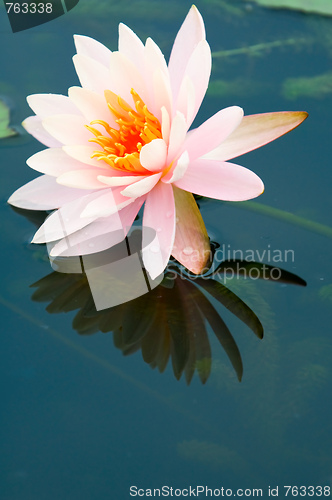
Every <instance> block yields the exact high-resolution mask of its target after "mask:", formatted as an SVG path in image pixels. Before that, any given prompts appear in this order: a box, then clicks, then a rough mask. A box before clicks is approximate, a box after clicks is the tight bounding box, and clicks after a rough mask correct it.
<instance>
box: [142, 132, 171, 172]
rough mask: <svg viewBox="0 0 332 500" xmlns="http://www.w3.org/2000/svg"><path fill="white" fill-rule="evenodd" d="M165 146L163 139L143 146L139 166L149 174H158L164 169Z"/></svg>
mask: <svg viewBox="0 0 332 500" xmlns="http://www.w3.org/2000/svg"><path fill="white" fill-rule="evenodd" d="M166 157H167V145H166V142H165V141H164V140H163V139H154V140H153V141H151V142H149V143H148V144H145V145H144V146H143V147H142V149H141V151H140V155H139V158H140V162H141V165H142V166H143V167H144V168H146V169H147V170H150V172H160V170H161V169H162V168H164V167H165V164H166Z"/></svg>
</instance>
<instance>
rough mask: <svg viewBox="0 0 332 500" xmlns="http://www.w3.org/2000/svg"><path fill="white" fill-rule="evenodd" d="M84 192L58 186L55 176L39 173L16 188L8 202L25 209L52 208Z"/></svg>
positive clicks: (78, 196)
mask: <svg viewBox="0 0 332 500" xmlns="http://www.w3.org/2000/svg"><path fill="white" fill-rule="evenodd" d="M86 194H87V192H86V191H83V190H81V189H71V188H68V187H66V186H60V184H58V183H57V182H56V179H55V177H51V176H49V175H41V176H40V177H37V178H36V179H33V180H32V181H30V182H28V183H27V184H25V185H24V186H22V187H20V188H19V189H17V190H16V191H15V192H14V193H13V194H12V195H11V197H10V198H9V200H8V203H10V204H11V205H13V206H14V207H18V208H25V209H27V210H53V209H55V208H59V207H61V206H62V205H64V204H66V203H69V202H71V201H73V200H76V199H77V198H80V197H82V196H85V195H86Z"/></svg>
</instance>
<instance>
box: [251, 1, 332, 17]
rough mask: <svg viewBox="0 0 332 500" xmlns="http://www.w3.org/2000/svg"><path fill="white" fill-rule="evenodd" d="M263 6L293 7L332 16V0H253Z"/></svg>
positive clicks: (275, 7) (302, 10)
mask: <svg viewBox="0 0 332 500" xmlns="http://www.w3.org/2000/svg"><path fill="white" fill-rule="evenodd" d="M253 1H254V2H256V3H257V4H258V5H261V6H262V7H270V8H274V9H292V10H299V11H301V12H306V13H308V14H321V15H323V16H332V2H331V0H253Z"/></svg>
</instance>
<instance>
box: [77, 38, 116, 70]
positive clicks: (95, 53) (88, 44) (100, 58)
mask: <svg viewBox="0 0 332 500" xmlns="http://www.w3.org/2000/svg"><path fill="white" fill-rule="evenodd" d="M74 42H75V47H76V52H77V54H79V55H83V56H87V57H90V58H91V59H94V60H95V61H97V62H99V63H100V64H102V65H103V66H106V68H108V67H109V63H110V57H111V54H112V52H111V50H109V49H108V48H107V47H105V45H103V44H102V43H100V42H98V41H97V40H95V39H94V38H90V37H88V36H85V35H74Z"/></svg>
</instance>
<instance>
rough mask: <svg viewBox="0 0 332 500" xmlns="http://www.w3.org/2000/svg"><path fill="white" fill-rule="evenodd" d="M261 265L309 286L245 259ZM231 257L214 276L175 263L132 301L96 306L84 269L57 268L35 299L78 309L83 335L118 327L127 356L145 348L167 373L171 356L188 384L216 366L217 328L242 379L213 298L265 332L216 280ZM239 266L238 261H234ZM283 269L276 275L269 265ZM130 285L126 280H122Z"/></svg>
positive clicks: (56, 309) (55, 307) (55, 309)
mask: <svg viewBox="0 0 332 500" xmlns="http://www.w3.org/2000/svg"><path fill="white" fill-rule="evenodd" d="M246 265H250V266H254V265H255V266H257V267H256V271H257V277H258V278H262V279H267V280H272V281H277V282H284V283H288V284H294V285H301V286H303V285H305V282H304V281H303V280H302V279H301V278H299V277H298V276H296V275H294V274H292V273H290V272H288V271H284V270H282V269H279V268H272V266H269V265H267V264H264V266H265V268H266V269H263V265H262V264H261V263H257V262H250V263H246V261H242V262H241V266H246ZM231 266H232V261H225V262H224V265H223V268H222V266H221V265H220V266H219V267H218V269H217V270H216V271H215V272H214V273H212V274H211V276H206V275H205V276H203V275H202V276H200V277H197V276H193V275H192V276H190V275H189V274H188V273H187V272H186V271H185V269H184V268H183V267H181V266H179V265H178V264H176V263H175V262H174V263H171V264H170V265H169V266H168V269H167V271H166V272H165V276H164V279H163V281H162V283H161V284H160V285H159V286H158V287H157V288H155V289H154V290H151V291H150V292H149V293H148V294H145V295H142V296H141V297H138V298H136V299H134V300H132V301H131V302H127V303H123V304H120V305H118V306H115V307H111V308H109V309H104V310H102V311H97V310H96V308H95V305H94V301H93V298H92V295H91V291H90V288H89V284H88V281H87V278H86V275H85V274H63V273H57V272H53V273H51V274H49V275H48V276H45V277H44V278H42V279H41V280H39V281H38V282H37V283H34V284H33V285H31V286H32V287H33V288H36V290H35V292H34V293H33V296H32V298H33V300H36V301H38V302H48V306H47V308H46V309H47V311H48V312H49V313H53V314H54V313H60V312H69V311H74V310H77V309H78V313H77V314H76V316H75V317H74V320H73V327H74V328H75V330H76V331H77V332H78V333H79V334H81V335H89V334H93V333H96V332H98V331H101V332H104V333H106V332H113V335H114V344H115V346H116V347H117V348H118V349H120V350H121V351H122V352H123V354H124V355H129V354H133V353H135V352H137V351H141V352H142V357H143V359H144V361H145V362H146V363H148V364H149V365H150V366H151V367H152V368H158V369H159V371H160V372H163V371H164V370H165V368H166V366H167V364H168V361H171V363H172V368H173V372H174V375H175V377H176V378H177V379H180V377H181V376H182V374H184V376H185V378H186V381H187V383H188V384H189V383H190V381H191V380H192V377H193V375H194V373H195V371H196V372H197V374H198V376H199V378H200V379H201V381H202V382H203V383H205V382H206V381H207V379H208V377H209V375H210V371H211V366H212V351H211V346H210V340H209V332H208V326H207V325H209V326H210V329H211V331H212V332H213V333H214V335H215V336H216V338H217V339H218V341H219V342H220V344H221V346H222V347H223V349H224V351H225V353H226V355H227V356H228V358H229V361H230V362H231V364H232V366H233V368H234V371H235V373H236V375H237V377H238V379H239V380H241V378H242V374H243V365H242V359H241V354H240V351H239V349H238V346H237V344H236V342H235V340H234V338H233V336H232V334H231V332H230V330H229V329H228V327H227V325H226V323H225V322H224V321H223V319H222V317H221V316H220V314H219V312H218V311H217V309H216V308H215V307H214V306H213V304H212V300H211V299H212V298H213V299H215V300H216V301H218V302H219V303H220V304H222V305H223V306H224V307H225V308H226V309H227V310H228V311H230V312H231V313H232V314H234V315H235V316H236V317H237V318H238V319H239V320H241V321H242V322H243V323H245V324H246V325H247V326H248V327H249V328H250V329H251V330H252V331H253V332H254V333H255V335H257V337H258V338H260V339H261V338H262V337H263V326H262V324H261V322H260V320H259V319H258V317H257V316H256V314H255V313H254V312H253V311H252V310H251V309H250V308H249V306H248V305H247V304H246V303H245V302H243V301H242V300H241V299H240V297H238V296H237V295H236V294H235V293H233V292H232V291H231V290H230V289H229V288H227V287H226V286H224V285H223V284H222V283H220V282H219V281H217V280H216V279H214V276H215V275H216V274H217V272H223V271H224V270H225V271H226V272H227V269H230V268H231ZM234 269H236V268H235V266H234ZM272 269H278V270H279V275H280V277H279V278H278V279H274V278H273V277H272V276H269V275H268V270H270V271H271V270H272ZM122 286H126V284H124V283H123V284H122Z"/></svg>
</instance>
